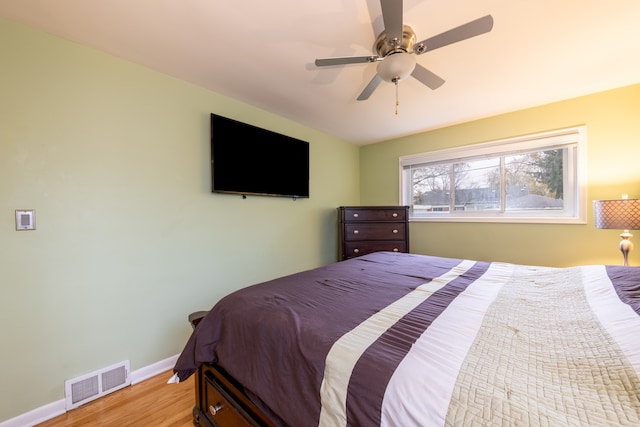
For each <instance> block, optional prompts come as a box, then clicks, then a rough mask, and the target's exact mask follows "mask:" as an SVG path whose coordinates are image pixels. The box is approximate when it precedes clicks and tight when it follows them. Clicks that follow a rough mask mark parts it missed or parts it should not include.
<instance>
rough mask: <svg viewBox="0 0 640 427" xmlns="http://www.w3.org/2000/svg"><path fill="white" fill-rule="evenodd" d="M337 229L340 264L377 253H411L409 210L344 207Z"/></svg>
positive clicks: (339, 212) (387, 207)
mask: <svg viewBox="0 0 640 427" xmlns="http://www.w3.org/2000/svg"><path fill="white" fill-rule="evenodd" d="M338 227H339V229H338V234H339V239H340V242H339V246H340V256H339V259H340V260H341V261H342V260H345V259H349V258H354V257H357V256H361V255H365V254H369V253H372V252H377V251H393V252H409V207H408V206H341V207H339V208H338Z"/></svg>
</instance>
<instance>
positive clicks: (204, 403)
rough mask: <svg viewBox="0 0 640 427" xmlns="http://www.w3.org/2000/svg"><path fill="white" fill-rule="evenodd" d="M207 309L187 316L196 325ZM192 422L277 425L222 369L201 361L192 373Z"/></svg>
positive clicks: (226, 426)
mask: <svg viewBox="0 0 640 427" xmlns="http://www.w3.org/2000/svg"><path fill="white" fill-rule="evenodd" d="M207 313H208V312H207V311H198V312H195V313H192V314H190V315H189V323H191V326H192V327H193V328H195V327H196V326H197V325H198V323H199V322H200V320H202V318H203V317H204V316H205V315H206V314H207ZM195 376H196V377H195V389H196V390H195V391H196V402H195V406H194V407H193V424H195V425H201V426H206V427H276V426H275V424H273V422H272V421H271V420H270V419H269V418H268V417H267V416H266V415H265V414H264V413H263V412H262V411H261V410H260V409H259V408H258V407H257V406H256V405H255V404H254V403H253V402H252V401H251V400H250V399H249V397H247V395H246V393H245V392H244V388H243V387H242V385H240V384H239V383H238V382H237V381H235V380H234V379H233V378H232V377H231V376H230V375H229V374H228V373H227V372H225V370H224V369H222V368H221V367H219V366H216V365H212V364H204V365H202V366H200V368H198V371H197V372H196V374H195Z"/></svg>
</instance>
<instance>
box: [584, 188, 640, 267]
mask: <svg viewBox="0 0 640 427" xmlns="http://www.w3.org/2000/svg"><path fill="white" fill-rule="evenodd" d="M593 214H594V217H595V223H596V228H606V229H618V230H624V231H623V232H622V234H620V237H622V240H621V241H620V245H619V246H620V251H621V252H622V257H623V259H624V264H623V265H629V260H628V258H629V251H630V250H631V249H633V243H631V240H629V239H630V238H631V236H632V234H631V233H629V230H638V229H640V199H627V198H626V197H625V196H623V198H622V199H620V200H594V201H593Z"/></svg>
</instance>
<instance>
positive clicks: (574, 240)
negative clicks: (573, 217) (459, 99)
mask: <svg viewBox="0 0 640 427" xmlns="http://www.w3.org/2000/svg"><path fill="white" fill-rule="evenodd" d="M487 102H490V100H487ZM639 117H640V85H633V86H629V87H624V88H619V89H615V90H610V91H606V92H602V93H597V94H593V95H589V96H584V97H580V98H575V99H571V100H567V101H562V102H557V103H552V104H548V105H544V106H541V107H536V108H531V109H526V110H522V111H516V112H512V113H508V114H503V115H499V116H494V117H489V118H486V119H482V120H476V121H471V122H467V123H463V124H459V125H456V126H450V127H446V128H442V129H438V130H434V131H430V132H425V133H422V134H419V135H412V136H408V137H403V138H399V139H396V140H392V141H385V142H382V143H378V144H374V145H368V146H365V147H362V149H361V150H360V151H361V155H360V173H361V176H360V180H361V181H360V182H361V196H360V197H361V202H362V203H363V204H396V203H398V202H399V167H398V158H399V157H400V156H405V155H409V154H416V153H422V152H427V151H433V150H440V149H443V148H450V147H455V146H462V145H469V144H474V143H480V142H486V141H492V140H498V139H503V138H508V137H513V136H518V135H525V134H531V133H537V132H544V131H549V130H554V129H560V128H566V127H572V126H578V125H583V124H584V125H586V127H587V157H588V166H587V175H588V182H587V183H585V184H586V185H587V206H588V212H587V221H588V223H587V224H579V225H554V224H495V223H444V222H441V223H437V222H429V223H426V222H422V223H420V222H412V223H411V224H410V245H411V252H414V253H420V254H430V255H438V256H450V257H460V258H470V259H479V260H498V261H505V262H515V263H523V264H536V265H550V266H570V265H578V264H594V263H596V264H598V263H599V264H603V263H606V264H621V263H622V255H621V253H620V252H619V251H618V249H617V245H618V241H619V240H620V238H619V234H620V232H621V230H598V229H596V228H595V227H594V224H593V211H592V208H591V201H592V200H594V199H618V198H620V197H621V195H622V194H628V195H629V197H630V198H640V167H639V166H638V164H639V161H640V120H639V119H638V118H639ZM637 234H638V236H637V237H636V238H635V239H636V241H638V242H640V232H637ZM632 240H633V238H632ZM639 245H640V244H639ZM639 248H640V246H639ZM630 263H631V264H632V265H640V249H638V250H636V251H632V252H631V255H630Z"/></svg>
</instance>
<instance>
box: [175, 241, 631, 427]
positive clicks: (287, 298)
mask: <svg viewBox="0 0 640 427" xmlns="http://www.w3.org/2000/svg"><path fill="white" fill-rule="evenodd" d="M191 375H197V379H196V405H195V407H194V423H196V424H198V423H200V424H202V425H206V426H211V425H213V426H217V425H219V426H236V425H265V426H291V427H305V426H331V427H337V426H379V425H380V426H398V427H400V426H402V427H407V426H444V425H449V426H493V425H499V426H506V425H510V426H518V425H520V426H525V425H527V426H528V425H540V426H564V425H588V426H605V425H633V426H638V425H640V267H624V266H605V265H589V266H577V267H568V268H552V267H542V266H530V265H517V264H509V263H500V262H483V261H473V260H465V259H454V258H442V257H434V256H427V255H416V254H406V253H393V252H376V253H373V254H368V255H364V256H361V257H358V258H353V259H350V260H346V261H341V262H338V263H335V264H331V265H327V266H324V267H320V268H316V269H312V270H308V271H304V272H301V273H297V274H292V275H289V276H285V277H281V278H278V279H275V280H270V281H267V282H264V283H260V284H256V285H253V286H249V287H247V288H244V289H241V290H238V291H236V292H233V293H232V294H230V295H228V296H226V297H224V298H223V299H221V300H220V301H219V302H218V303H217V304H216V305H215V306H214V307H213V308H212V309H211V310H209V311H207V312H206V315H205V316H204V317H202V319H201V320H200V321H199V322H198V323H197V326H196V327H195V329H194V331H193V333H192V335H191V336H190V338H189V339H188V341H187V343H186V345H185V347H184V350H183V351H182V353H181V354H180V355H179V358H178V360H177V362H176V365H175V367H174V379H175V380H176V381H184V380H185V379H186V378H188V377H189V376H191Z"/></svg>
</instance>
